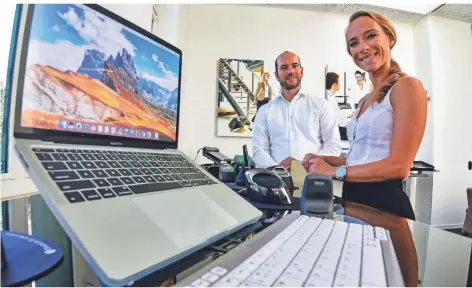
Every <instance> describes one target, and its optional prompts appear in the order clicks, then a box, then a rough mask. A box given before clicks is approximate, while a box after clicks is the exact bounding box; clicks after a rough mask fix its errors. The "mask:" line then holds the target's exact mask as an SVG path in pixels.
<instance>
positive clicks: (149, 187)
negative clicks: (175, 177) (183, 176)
mask: <svg viewBox="0 0 472 288" xmlns="http://www.w3.org/2000/svg"><path fill="white" fill-rule="evenodd" d="M128 187H129V189H130V190H131V191H133V192H134V193H135V194H141V193H147V192H155V191H162V190H169V189H177V188H182V185H180V184H179V183H178V182H167V183H149V184H142V185H130V186H128Z"/></svg>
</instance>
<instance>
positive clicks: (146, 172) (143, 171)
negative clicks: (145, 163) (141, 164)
mask: <svg viewBox="0 0 472 288" xmlns="http://www.w3.org/2000/svg"><path fill="white" fill-rule="evenodd" d="M139 170H141V173H143V174H144V175H152V174H153V173H152V172H151V170H149V169H148V168H141V169H139Z"/></svg>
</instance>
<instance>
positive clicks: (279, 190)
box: [246, 168, 293, 205]
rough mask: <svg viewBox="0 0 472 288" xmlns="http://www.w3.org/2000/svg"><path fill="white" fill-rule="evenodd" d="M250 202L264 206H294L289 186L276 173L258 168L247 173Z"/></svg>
mask: <svg viewBox="0 0 472 288" xmlns="http://www.w3.org/2000/svg"><path fill="white" fill-rule="evenodd" d="M246 180H247V185H248V188H247V195H248V198H249V200H251V201H254V202H259V203H264V204H282V205H287V204H292V203H293V198H292V195H291V193H290V192H289V190H288V187H287V185H286V184H285V182H284V181H283V180H282V178H281V177H280V176H279V175H277V173H276V172H274V171H272V170H268V169H262V168H256V169H251V170H248V171H246Z"/></svg>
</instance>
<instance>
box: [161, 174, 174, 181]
mask: <svg viewBox="0 0 472 288" xmlns="http://www.w3.org/2000/svg"><path fill="white" fill-rule="evenodd" d="M162 177H164V179H165V180H166V181H169V182H172V181H174V180H175V179H174V177H172V176H171V175H162Z"/></svg>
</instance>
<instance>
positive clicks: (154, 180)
mask: <svg viewBox="0 0 472 288" xmlns="http://www.w3.org/2000/svg"><path fill="white" fill-rule="evenodd" d="M143 178H144V180H146V181H147V182H151V183H154V182H157V181H156V179H154V178H153V177H152V176H143Z"/></svg>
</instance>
